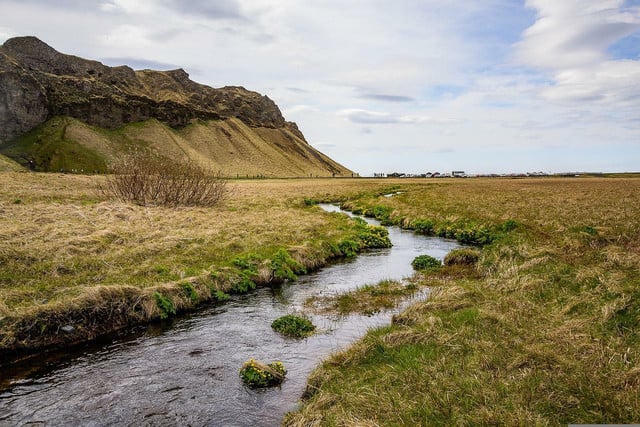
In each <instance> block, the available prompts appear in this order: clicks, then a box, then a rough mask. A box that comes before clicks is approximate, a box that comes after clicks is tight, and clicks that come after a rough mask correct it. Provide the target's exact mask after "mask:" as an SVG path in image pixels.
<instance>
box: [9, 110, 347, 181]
mask: <svg viewBox="0 0 640 427" xmlns="http://www.w3.org/2000/svg"><path fill="white" fill-rule="evenodd" d="M132 147H144V148H152V149H153V150H154V151H156V152H157V153H159V154H161V155H162V156H165V157H169V158H174V157H176V156H180V157H182V156H187V157H189V158H192V159H194V160H195V161H197V162H199V163H201V164H203V165H206V166H208V167H211V168H212V169H214V170H220V171H222V172H223V173H225V174H226V175H229V176H236V175H240V176H245V175H249V176H256V175H265V176H271V177H291V176H310V175H313V176H331V175H332V174H333V173H334V172H336V174H337V175H339V176H340V175H344V176H351V171H349V170H348V169H346V168H344V167H343V166H341V165H339V164H337V163H335V162H334V161H333V160H331V159H329V158H327V157H326V156H324V155H322V154H320V153H318V152H317V151H315V150H314V149H313V148H312V147H311V146H309V145H308V144H307V143H306V142H304V141H302V140H300V139H299V138H297V137H296V136H295V135H293V134H292V133H291V132H289V131H288V130H286V129H263V128H251V127H248V126H247V125H245V124H244V123H242V122H241V121H240V120H237V119H229V120H219V121H209V122H198V123H195V124H193V125H190V126H187V127H186V128H184V129H180V130H175V129H172V128H170V127H168V126H167V125H165V124H163V123H161V122H159V121H157V120H148V121H146V122H141V123H134V124H130V125H127V126H124V127H122V128H120V129H117V130H105V129H100V128H96V127H93V126H88V125H85V124H83V123H82V122H80V121H78V120H75V119H72V118H66V117H56V118H53V119H51V120H49V121H47V122H46V123H44V124H42V125H40V126H38V127H37V128H36V129H34V130H32V131H31V132H29V133H27V134H25V135H24V136H22V137H21V138H18V139H17V140H15V141H13V142H11V143H9V144H6V145H5V146H3V147H0V148H1V150H0V151H2V153H4V154H6V155H7V156H9V157H12V158H14V159H16V160H18V161H21V162H25V159H26V158H29V159H32V160H33V161H34V164H35V169H36V170H39V171H54V172H57V171H60V170H61V169H64V170H66V171H70V170H72V169H76V170H78V171H80V170H83V171H85V172H93V171H98V172H104V171H105V170H106V168H107V164H108V163H109V161H112V160H114V159H115V158H117V157H118V156H120V155H121V154H122V153H126V152H127V150H129V149H131V148H132ZM25 166H28V165H27V164H26V163H25Z"/></svg>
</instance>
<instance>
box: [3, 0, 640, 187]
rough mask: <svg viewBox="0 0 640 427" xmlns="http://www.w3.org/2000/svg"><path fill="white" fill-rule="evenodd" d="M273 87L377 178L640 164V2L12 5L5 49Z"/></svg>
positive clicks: (312, 132) (49, 0) (8, 4)
mask: <svg viewBox="0 0 640 427" xmlns="http://www.w3.org/2000/svg"><path fill="white" fill-rule="evenodd" d="M19 35H34V36H36V37H38V38H40V39H41V40H43V41H44V42H46V43H47V44H49V45H50V46H52V47H54V48H55V49H57V50H58V51H60V52H64V53H68V54H73V55H77V56H81V57H84V58H88V59H96V60H99V61H101V62H103V63H105V64H107V65H111V66H115V65H122V64H126V65H129V66H131V67H132V68H134V69H143V68H152V69H158V70H167V69H175V68H184V69H185V70H186V71H187V72H188V73H189V75H190V77H191V79H193V80H195V81H197V82H199V83H203V84H206V85H209V86H213V87H222V86H230V85H234V86H243V87H245V88H247V89H250V90H254V91H257V92H260V93H262V94H266V95H267V96H269V97H270V98H271V99H273V100H274V101H275V102H276V103H277V104H278V106H279V107H280V109H281V111H282V113H283V115H284V116H285V118H286V119H287V120H290V121H295V122H296V123H297V124H298V126H299V127H300V129H301V130H302V132H303V133H304V134H305V136H306V139H307V141H308V142H309V143H310V144H311V145H312V146H314V147H316V148H317V149H319V150H320V151H322V152H323V153H325V154H327V155H329V156H330V157H332V158H333V159H334V160H336V161H338V162H340V163H342V164H343V165H345V166H347V167H348V168H350V169H352V170H354V171H356V172H359V173H360V174H361V175H365V176H366V175H371V174H373V173H376V172H382V173H390V172H396V171H397V172H406V173H426V172H435V171H438V172H441V173H443V172H450V171H452V170H462V171H465V172H467V173H469V174H471V173H512V172H551V173H553V172H569V171H571V172H573V171H575V172H578V171H592V172H625V171H626V172H628V171H640V0H626V1H625V0H526V1H524V0H523V1H519V0H475V1H464V2H463V1H455V0H397V1H393V2H391V1H388V0H340V1H338V0H278V1H272V0H215V1H214V0H210V1H207V0H183V1H181V0H96V1H91V0H19V1H13V0H0V43H2V42H4V41H5V40H6V39H8V38H10V37H14V36H19Z"/></svg>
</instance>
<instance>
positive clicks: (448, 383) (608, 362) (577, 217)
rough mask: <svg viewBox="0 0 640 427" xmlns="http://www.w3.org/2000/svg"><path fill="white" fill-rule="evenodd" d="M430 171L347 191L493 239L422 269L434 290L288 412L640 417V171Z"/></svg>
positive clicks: (374, 206)
mask: <svg viewBox="0 0 640 427" xmlns="http://www.w3.org/2000/svg"><path fill="white" fill-rule="evenodd" d="M423 182H424V184H423V185H412V184H409V181H406V185H403V188H402V191H403V193H402V194H400V195H397V196H396V197H393V198H384V197H367V196H365V197H361V198H357V199H352V200H349V201H348V203H347V205H348V206H349V207H350V208H352V209H355V210H358V211H363V212H368V213H369V214H376V216H379V217H381V218H383V219H385V220H386V221H387V222H390V223H398V224H402V225H403V226H405V227H410V228H411V227H413V228H420V227H423V226H424V224H428V227H427V228H429V230H431V232H434V233H436V234H450V235H452V236H462V237H465V236H468V233H467V232H466V231H463V230H465V229H466V230H470V229H473V230H478V229H484V230H486V233H488V234H487V235H489V236H491V239H490V240H491V242H492V243H490V244H487V245H485V246H484V248H483V250H482V256H481V258H480V261H479V263H478V264H477V266H476V267H475V268H467V269H466V271H465V268H462V269H461V268H446V267H445V268H443V269H442V270H439V271H436V272H431V273H426V274H424V275H417V276H416V278H415V279H416V282H417V284H418V285H420V286H429V287H431V288H432V293H431V296H430V297H429V298H428V299H427V300H426V301H424V302H419V303H416V304H414V305H413V306H411V307H410V308H409V309H408V310H406V311H405V312H404V313H402V314H400V315H397V316H395V318H394V321H393V324H392V325H390V326H388V327H385V328H382V329H378V330H375V331H371V332H369V333H368V334H367V335H366V337H365V338H363V339H362V340H361V341H359V342H358V343H357V344H355V345H354V346H352V347H351V348H350V349H348V350H346V351H342V352H339V353H337V354H335V355H333V356H332V357H331V358H329V359H328V360H327V361H325V362H324V363H323V364H322V365H321V366H320V367H319V368H318V369H317V370H316V371H315V372H314V373H313V374H312V376H311V378H310V379H309V385H308V389H307V393H306V396H305V397H306V400H305V402H304V404H303V406H302V407H301V408H300V410H299V411H298V412H295V413H292V414H289V416H288V417H287V418H286V419H285V423H284V424H285V425H288V426H306V425H344V426H352V425H362V426H375V425H452V424H453V425H476V424H492V425H493V424H496V425H566V424H567V423H632V422H637V421H638V420H639V419H640V359H639V358H640V337H639V335H638V329H639V326H640V179H637V178H609V179H604V178H600V179H598V178H580V179H521V180H513V179H472V180H450V181H437V182H433V181H423ZM416 225H418V226H420V227H416ZM507 231H508V232H507Z"/></svg>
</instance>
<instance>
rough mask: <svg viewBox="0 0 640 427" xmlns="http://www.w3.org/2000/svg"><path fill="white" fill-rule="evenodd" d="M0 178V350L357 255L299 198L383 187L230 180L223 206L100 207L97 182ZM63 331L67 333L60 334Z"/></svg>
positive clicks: (221, 295)
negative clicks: (245, 265)
mask: <svg viewBox="0 0 640 427" xmlns="http://www.w3.org/2000/svg"><path fill="white" fill-rule="evenodd" d="M1 178H2V186H1V187H0V351H6V350H8V349H11V348H26V349H33V348H39V347H43V346H46V345H49V344H56V343H66V342H75V341H79V340H83V339H87V338H91V337H93V336H96V335H98V334H100V333H103V332H106V331H109V330H111V329H115V328H119V327H123V326H126V325H129V324H132V323H139V322H146V321H149V320H153V319H159V318H162V317H166V316H170V315H172V314H173V311H175V312H176V313H179V312H180V311H183V310H189V309H192V308H193V307H196V306H197V305H198V304H202V303H206V302H210V301H220V300H224V299H225V298H226V294H228V293H230V292H238V291H243V290H244V291H249V290H250V289H252V288H253V287H255V286H256V285H261V284H268V283H272V282H274V281H282V280H289V279H291V278H294V276H295V275H296V274H300V273H301V272H303V271H304V270H313V269H317V268H319V267H320V266H322V265H326V263H327V262H328V261H329V260H331V259H332V258H336V257H340V256H344V254H343V253H342V252H341V251H340V249H339V244H340V243H341V242H343V241H345V240H349V241H353V242H357V249H358V250H360V249H363V248H365V246H366V245H365V244H364V243H362V242H361V240H360V239H359V235H360V234H362V233H363V228H362V226H361V224H358V223H356V222H354V221H352V220H349V219H347V218H346V217H345V216H343V215H333V214H327V213H325V212H323V211H322V210H320V209H319V208H317V207H313V206H306V205H305V204H304V202H303V200H304V198H305V197H313V198H323V197H329V198H340V197H347V196H348V195H350V194H355V193H359V192H362V191H366V190H367V189H370V191H380V187H381V186H382V185H381V183H379V182H374V181H356V180H348V181H347V180H344V181H343V180H269V181H235V182H233V183H231V184H230V186H231V187H232V189H233V196H232V197H231V198H229V199H228V200H226V201H225V203H223V204H222V205H219V206H216V207H213V208H203V207H183V208H166V207H161V206H147V207H144V206H137V205H134V204H129V203H123V202H115V201H112V200H108V199H106V198H105V197H104V196H103V195H102V194H101V193H100V191H98V187H99V185H101V184H104V180H105V177H101V176H82V175H60V174H34V173H3V174H2V176H1ZM17 199H20V200H21V202H20V203H15V200H17ZM249 255H251V256H253V257H255V259H256V265H255V271H252V272H251V274H243V272H242V269H240V268H239V267H238V266H236V265H235V264H234V260H235V259H236V258H238V257H241V258H242V257H246V256H249ZM242 284H244V285H246V286H241V285H242ZM155 295H160V296H161V298H160V297H156V296H155ZM165 300H166V301H167V303H165V302H163V301H165ZM159 301H160V303H159ZM169 302H170V304H169ZM162 307H164V309H163V308H162ZM68 325H69V326H73V327H74V331H73V332H71V333H61V332H60V328H61V327H63V326H68Z"/></svg>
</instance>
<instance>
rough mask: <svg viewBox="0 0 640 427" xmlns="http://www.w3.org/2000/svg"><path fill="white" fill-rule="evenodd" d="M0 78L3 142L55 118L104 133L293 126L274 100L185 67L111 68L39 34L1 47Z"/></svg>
mask: <svg viewBox="0 0 640 427" xmlns="http://www.w3.org/2000/svg"><path fill="white" fill-rule="evenodd" d="M0 73H2V78H0V96H1V98H0V142H4V141H7V140H9V139H11V138H13V137H16V136H18V135H19V134H21V133H23V132H25V131H27V130H30V129H32V128H33V127H34V126H36V125H38V124H40V123H42V122H44V121H45V120H46V119H48V118H51V117H54V116H70V117H74V118H76V119H79V120H81V121H83V122H85V123H88V124H91V125H96V126H100V127H106V128H118V127H121V126H122V125H124V124H127V123H132V122H139V121H144V120H148V119H151V118H155V119H158V120H160V121H162V122H164V123H166V124H168V125H169V126H171V127H183V126H185V125H187V124H189V123H190V122H191V121H192V120H194V119H202V120H208V119H226V118H231V117H237V118H239V119H240V120H242V121H243V122H244V123H246V124H247V125H249V126H253V127H269V128H281V127H285V126H287V124H286V122H285V120H284V118H283V117H282V114H281V113H280V110H279V109H278V106H277V105H276V104H275V103H274V102H273V101H272V100H271V99H269V98H268V97H267V96H262V95H260V94H258V93H256V92H251V91H248V90H246V89H244V88H242V87H224V88H221V89H214V88H211V87H208V86H205V85H201V84H198V83H196V82H194V81H192V80H190V79H189V75H188V74H187V73H186V72H185V71H184V70H182V69H178V70H173V71H151V70H142V71H134V70H132V69H131V68H129V67H126V66H121V67H108V66H106V65H103V64H101V63H100V62H97V61H91V60H87V59H82V58H78V57H76V56H71V55H65V54H62V53H60V52H57V51H56V50H55V49H53V48H52V47H50V46H48V45H47V44H45V43H44V42H42V41H40V40H38V39H37V38H35V37H17V38H13V39H10V40H7V42H5V43H4V45H2V47H0ZM289 126H291V125H289ZM299 136H301V135H299Z"/></svg>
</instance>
